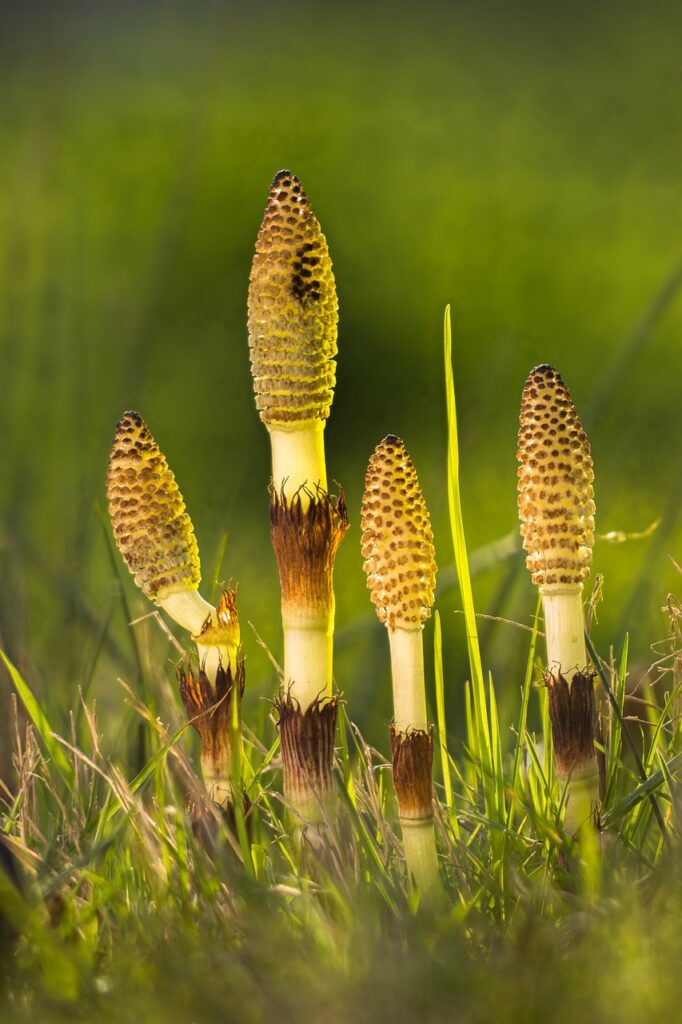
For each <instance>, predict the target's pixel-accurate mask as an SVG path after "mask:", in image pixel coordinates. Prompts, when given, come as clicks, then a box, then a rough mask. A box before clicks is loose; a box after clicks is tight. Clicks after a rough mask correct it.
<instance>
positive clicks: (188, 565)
mask: <svg viewBox="0 0 682 1024" xmlns="http://www.w3.org/2000/svg"><path fill="white" fill-rule="evenodd" d="M107 499H108V503H109V514H110V517H111V523H112V527H113V533H114V539H115V541H116V544H117V546H118V549H119V551H120V552H121V555H122V557H123V560H124V561H125V563H126V565H127V566H128V568H129V569H130V571H131V573H132V574H133V576H134V578H135V582H136V584H137V585H138V587H139V588H140V590H142V592H143V593H144V594H145V595H146V596H147V597H148V598H149V599H150V600H151V601H154V602H155V603H156V604H157V605H158V606H159V607H160V608H162V609H163V610H164V611H165V612H166V613H167V614H168V615H170V617H171V618H172V619H174V620H175V622H177V623H178V624H179V625H180V626H182V627H183V628H184V629H186V630H188V631H189V632H190V633H191V634H192V639H193V640H194V642H195V644H196V648H197V654H198V657H199V669H198V672H195V671H194V670H193V669H192V668H191V667H187V668H183V669H181V670H180V673H179V683H180V694H181V697H182V699H183V703H184V705H185V709H186V711H187V715H188V717H189V718H190V720H191V721H192V723H193V724H194V726H195V728H196V730H197V732H198V734H199V739H200V747H201V769H202V775H203V778H204V783H205V785H206V789H207V791H208V793H209V795H210V796H211V798H212V799H214V800H215V801H216V802H217V803H219V804H221V805H222V806H226V805H227V804H228V803H230V802H231V796H232V781H231V776H232V771H231V742H230V735H231V727H232V716H233V714H234V713H235V712H236V711H238V708H237V707H235V706H234V705H233V697H234V695H235V693H236V699H237V702H239V701H240V700H241V696H242V693H243V689H244V663H243V658H242V656H241V648H240V629H239V617H238V614H237V605H236V594H235V592H234V590H232V589H228V590H225V591H223V593H222V595H221V598H220V601H219V602H218V605H217V607H215V608H214V607H213V605H211V604H209V602H208V601H206V600H205V599H204V598H203V597H202V596H201V594H200V593H199V582H200V580H201V566H200V562H199V549H198V546H197V542H196V537H195V535H194V528H193V526H192V521H191V519H190V517H189V515H188V513H187V510H186V508H185V503H184V500H183V498H182V495H181V494H180V491H179V489H178V485H177V483H176V482H175V477H174V475H173V473H172V472H171V470H170V469H169V467H168V463H167V462H166V459H165V457H164V455H163V454H162V452H161V450H160V448H159V446H158V444H157V443H156V441H155V440H154V438H153V437H152V434H151V433H150V431H149V428H148V427H147V425H146V423H145V422H144V420H143V419H142V417H141V416H139V415H138V414H137V413H136V412H126V413H124V415H123V417H122V419H121V420H120V422H119V423H118V424H117V426H116V435H115V438H114V444H113V447H112V449H111V455H110V458H109V472H108V475H107Z"/></svg>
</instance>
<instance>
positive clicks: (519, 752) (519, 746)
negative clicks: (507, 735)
mask: <svg viewBox="0 0 682 1024" xmlns="http://www.w3.org/2000/svg"><path fill="white" fill-rule="evenodd" d="M541 604H542V598H541V597H540V596H539V595H538V599H537V604H536V606H535V615H534V617H533V632H532V634H531V638H530V647H529V649H528V661H527V662H526V675H525V678H524V680H523V691H522V693H521V713H520V715H519V724H518V726H517V732H516V750H515V751H514V764H513V767H512V774H511V782H510V789H511V791H512V793H514V792H516V788H517V786H518V783H519V772H520V770H521V758H522V756H523V744H524V738H525V734H526V722H527V720H528V705H529V703H530V691H531V684H532V682H533V666H534V664H535V648H536V647H537V640H538V617H539V615H540V607H541ZM513 818H514V800H513V797H512V798H511V799H510V801H509V808H508V810H507V827H508V828H511V825H512V820H513Z"/></svg>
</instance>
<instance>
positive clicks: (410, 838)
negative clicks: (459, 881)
mask: <svg viewBox="0 0 682 1024" xmlns="http://www.w3.org/2000/svg"><path fill="white" fill-rule="evenodd" d="M400 826H401V828H402V833H403V847H404V850H405V861H406V863H407V869H408V871H409V873H410V876H411V877H412V878H413V879H414V884H415V886H416V887H417V891H418V892H419V894H420V895H421V897H422V899H423V901H424V903H426V904H433V903H437V902H438V900H439V898H440V896H442V893H443V888H442V885H441V881H440V874H439V871H438V853H437V851H436V833H435V829H434V825H433V818H430V819H429V820H427V821H410V820H406V819H404V818H401V819H400Z"/></svg>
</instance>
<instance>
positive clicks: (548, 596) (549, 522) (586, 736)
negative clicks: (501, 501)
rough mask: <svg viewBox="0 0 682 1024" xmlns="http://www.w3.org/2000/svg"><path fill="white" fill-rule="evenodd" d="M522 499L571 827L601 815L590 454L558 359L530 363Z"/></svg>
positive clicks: (522, 434)
mask: <svg viewBox="0 0 682 1024" xmlns="http://www.w3.org/2000/svg"><path fill="white" fill-rule="evenodd" d="M517 457H518V463H519V470H518V481H519V484H518V505H519V518H520V520H521V534H522V536H523V546H524V549H525V551H526V565H527V566H528V569H529V570H530V572H531V575H532V580H533V583H534V584H535V585H536V586H537V587H539V589H540V594H541V595H542V606H543V612H544V619H545V637H546V645H547V677H546V682H547V686H548V690H549V713H550V719H551V723H552V739H553V744H554V756H555V761H556V770H557V776H558V778H559V781H560V782H561V783H562V784H563V785H565V786H567V787H568V788H567V797H566V819H565V827H566V831H567V832H568V833H569V834H574V833H577V832H579V831H580V829H581V828H582V827H583V826H585V824H586V823H588V822H589V821H590V820H592V819H593V818H594V815H595V811H596V808H597V804H598V801H599V797H600V771H599V764H598V759H597V754H596V750H595V746H594V741H595V738H596V735H597V728H598V724H597V711H596V702H595V694H594V674H593V672H592V671H591V670H590V666H589V662H588V658H587V652H586V649H585V635H584V634H585V621H584V615H583V583H584V581H585V579H586V578H587V577H588V575H589V572H590V566H591V563H592V546H593V544H594V511H595V509H594V500H593V494H594V492H593V481H594V472H593V469H592V456H591V454H590V446H589V442H588V440H587V436H586V434H585V431H584V430H583V427H582V424H581V422H580V418H579V416H578V413H577V411H576V408H575V405H574V404H573V400H572V399H571V396H570V394H569V391H568V388H567V387H566V385H565V384H564V382H563V380H562V378H561V376H560V374H559V373H558V372H557V371H556V370H555V369H554V367H552V366H547V365H542V366H537V367H536V368H535V369H534V370H532V371H531V373H530V375H529V377H528V379H527V381H526V384H525V387H524V390H523V397H522V400H521V416H520V426H519V441H518V455H517Z"/></svg>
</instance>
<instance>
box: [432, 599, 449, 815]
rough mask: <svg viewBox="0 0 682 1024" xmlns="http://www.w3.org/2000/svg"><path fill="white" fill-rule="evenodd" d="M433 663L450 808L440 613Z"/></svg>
mask: <svg viewBox="0 0 682 1024" xmlns="http://www.w3.org/2000/svg"><path fill="white" fill-rule="evenodd" d="M433 665H434V674H435V677H436V714H437V722H438V746H439V748H440V759H441V765H442V770H443V788H444V790H445V805H446V807H447V808H448V810H452V778H451V776H450V759H449V757H448V737H447V726H446V723H445V686H444V681H443V634H442V630H441V625H440V615H439V614H438V612H436V613H435V615H434V630H433Z"/></svg>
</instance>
